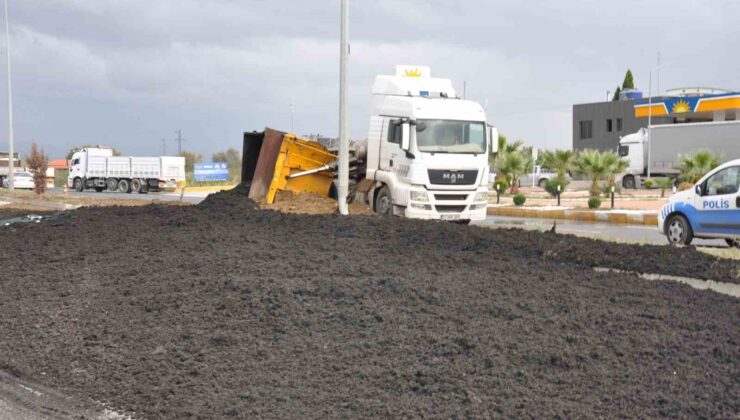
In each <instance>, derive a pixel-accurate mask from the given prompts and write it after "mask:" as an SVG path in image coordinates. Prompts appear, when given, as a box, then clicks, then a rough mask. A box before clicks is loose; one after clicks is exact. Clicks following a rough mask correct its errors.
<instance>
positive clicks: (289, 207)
mask: <svg viewBox="0 0 740 420" xmlns="http://www.w3.org/2000/svg"><path fill="white" fill-rule="evenodd" d="M259 206H260V208H262V209H265V210H277V211H280V212H283V213H296V214H332V213H335V212H336V211H337V201H336V200H333V199H330V198H327V197H324V196H321V195H318V194H312V193H300V194H296V193H293V192H291V191H278V193H277V195H276V196H275V201H274V202H273V203H272V204H267V203H259ZM349 210H350V213H352V214H365V215H371V214H373V212H372V210H371V209H370V208H369V207H367V206H361V205H357V204H350V208H349Z"/></svg>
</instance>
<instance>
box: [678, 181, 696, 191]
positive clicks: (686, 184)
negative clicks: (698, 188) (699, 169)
mask: <svg viewBox="0 0 740 420" xmlns="http://www.w3.org/2000/svg"><path fill="white" fill-rule="evenodd" d="M693 187H694V184H692V183H690V182H682V183H680V184H678V190H679V191H686V190H690V189H691V188H693Z"/></svg>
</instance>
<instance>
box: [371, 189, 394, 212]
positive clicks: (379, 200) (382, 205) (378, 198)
mask: <svg viewBox="0 0 740 420" xmlns="http://www.w3.org/2000/svg"><path fill="white" fill-rule="evenodd" d="M375 212H376V213H378V214H379V215H381V216H390V215H392V214H393V198H392V197H391V192H390V191H389V190H388V187H386V186H385V185H384V186H382V187H380V189H379V190H378V192H377V194H376V195H375Z"/></svg>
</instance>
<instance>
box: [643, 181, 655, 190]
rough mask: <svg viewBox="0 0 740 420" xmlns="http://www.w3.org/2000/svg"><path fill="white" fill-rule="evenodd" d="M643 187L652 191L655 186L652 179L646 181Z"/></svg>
mask: <svg viewBox="0 0 740 420" xmlns="http://www.w3.org/2000/svg"><path fill="white" fill-rule="evenodd" d="M644 185H645V188H647V189H652V188H653V187H654V186H655V181H653V180H652V179H646V180H645V184H644Z"/></svg>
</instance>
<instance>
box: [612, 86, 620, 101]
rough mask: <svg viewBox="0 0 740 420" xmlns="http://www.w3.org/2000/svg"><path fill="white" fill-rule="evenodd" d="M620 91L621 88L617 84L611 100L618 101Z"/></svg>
mask: <svg viewBox="0 0 740 420" xmlns="http://www.w3.org/2000/svg"><path fill="white" fill-rule="evenodd" d="M620 93H622V89H620V88H619V86H617V88H616V89H615V90H614V97H612V101H618V100H619V94H620Z"/></svg>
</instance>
